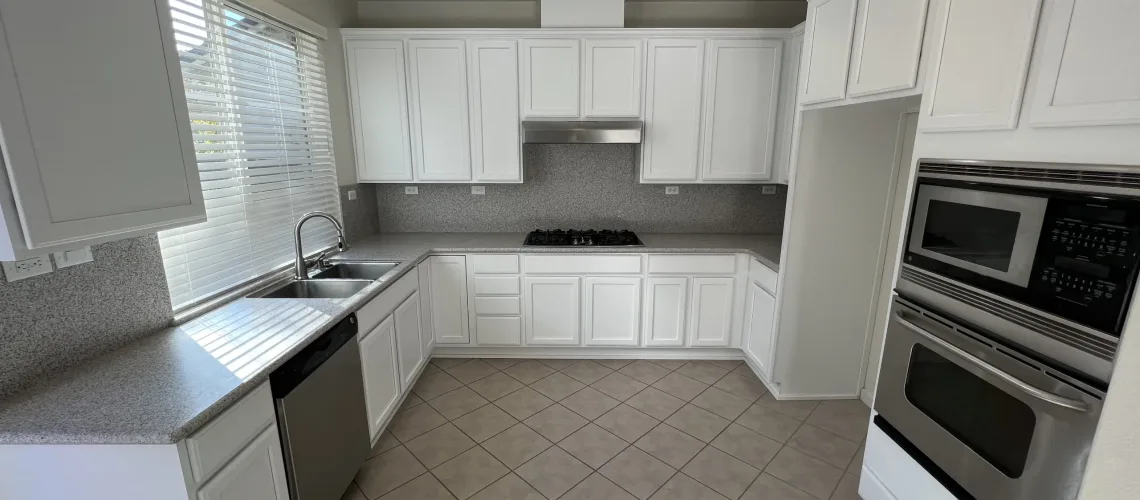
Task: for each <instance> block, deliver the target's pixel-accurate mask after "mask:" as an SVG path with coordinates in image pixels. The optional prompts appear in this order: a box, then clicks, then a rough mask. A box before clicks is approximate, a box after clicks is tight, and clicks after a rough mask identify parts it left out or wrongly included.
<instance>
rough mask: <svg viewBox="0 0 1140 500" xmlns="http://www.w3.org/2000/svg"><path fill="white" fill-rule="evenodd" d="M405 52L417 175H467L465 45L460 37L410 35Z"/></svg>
mask: <svg viewBox="0 0 1140 500" xmlns="http://www.w3.org/2000/svg"><path fill="white" fill-rule="evenodd" d="M408 53H409V56H408V57H409V60H408V68H409V71H408V87H409V88H410V89H411V92H410V94H411V114H412V151H413V156H412V158H413V159H414V160H415V161H414V164H415V166H416V174H417V175H416V177H417V178H418V179H419V180H424V181H468V180H471V142H470V141H471V139H470V133H471V132H470V128H469V126H470V122H469V119H468V110H467V50H466V45H465V44H464V42H463V40H411V41H409V42H408Z"/></svg>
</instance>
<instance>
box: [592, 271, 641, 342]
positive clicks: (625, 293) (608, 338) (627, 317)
mask: <svg viewBox="0 0 1140 500" xmlns="http://www.w3.org/2000/svg"><path fill="white" fill-rule="evenodd" d="M583 284H584V285H585V287H586V290H585V300H584V305H585V307H584V308H583V314H582V321H583V325H582V334H583V336H584V338H585V344H586V345H611V346H615V345H621V346H635V345H637V344H638V340H639V334H640V333H641V278H619V277H595V276H587V277H586V278H584V279H583Z"/></svg>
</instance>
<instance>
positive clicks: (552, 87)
mask: <svg viewBox="0 0 1140 500" xmlns="http://www.w3.org/2000/svg"><path fill="white" fill-rule="evenodd" d="M520 43H521V47H522V56H521V60H522V86H523V89H522V91H523V115H524V116H527V117H563V118H577V117H578V116H579V106H578V104H579V80H580V78H581V72H580V66H581V63H580V58H581V54H580V48H581V42H580V41H579V40H577V39H525V40H522V41H521V42H520Z"/></svg>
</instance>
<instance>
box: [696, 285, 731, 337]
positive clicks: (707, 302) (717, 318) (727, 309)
mask: <svg viewBox="0 0 1140 500" xmlns="http://www.w3.org/2000/svg"><path fill="white" fill-rule="evenodd" d="M735 289H736V279H734V278H693V300H692V311H691V313H690V317H691V319H690V322H689V337H690V339H689V345H691V346H695V347H696V346H704V347H727V346H728V345H729V343H730V342H731V340H732V304H733V295H734V290H735Z"/></svg>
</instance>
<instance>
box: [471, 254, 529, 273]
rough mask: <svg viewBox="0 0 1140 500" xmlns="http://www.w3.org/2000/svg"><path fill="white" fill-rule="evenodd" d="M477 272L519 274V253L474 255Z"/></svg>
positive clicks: (473, 264)
mask: <svg viewBox="0 0 1140 500" xmlns="http://www.w3.org/2000/svg"><path fill="white" fill-rule="evenodd" d="M471 262H472V269H474V271H475V274H518V273H519V256H518V255H472V256H471Z"/></svg>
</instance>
